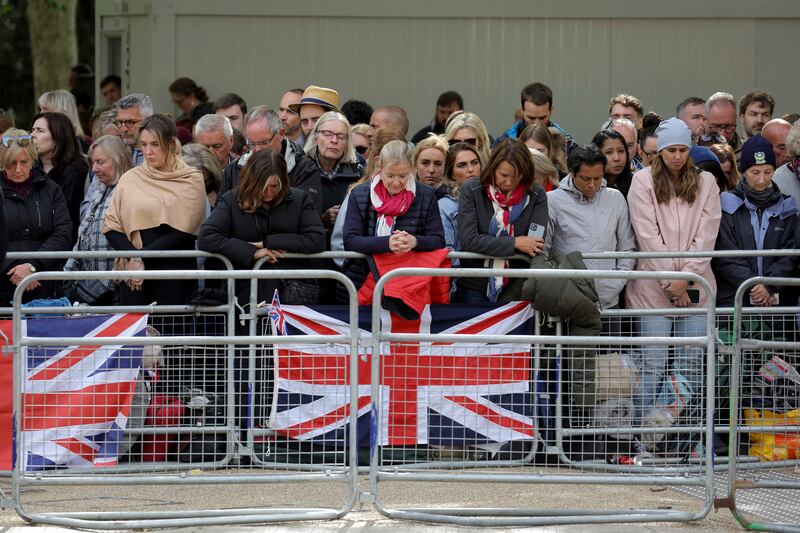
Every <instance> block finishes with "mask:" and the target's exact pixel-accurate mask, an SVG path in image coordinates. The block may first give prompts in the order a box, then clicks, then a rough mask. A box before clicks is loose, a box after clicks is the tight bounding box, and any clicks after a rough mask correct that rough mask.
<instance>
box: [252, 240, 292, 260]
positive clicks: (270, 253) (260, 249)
mask: <svg viewBox="0 0 800 533" xmlns="http://www.w3.org/2000/svg"><path fill="white" fill-rule="evenodd" d="M250 244H252V245H253V246H255V247H256V251H255V253H254V254H253V261H258V260H259V259H261V258H262V257H266V258H267V261H268V262H270V263H276V262H277V261H278V258H279V257H282V256H283V254H285V253H286V251H285V250H270V249H269V248H265V247H264V243H263V242H260V241H255V242H251V243H250Z"/></svg>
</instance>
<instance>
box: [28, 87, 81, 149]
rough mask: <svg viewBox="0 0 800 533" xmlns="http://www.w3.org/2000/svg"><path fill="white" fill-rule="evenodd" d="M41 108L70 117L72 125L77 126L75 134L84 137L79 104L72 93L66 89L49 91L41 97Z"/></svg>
mask: <svg viewBox="0 0 800 533" xmlns="http://www.w3.org/2000/svg"><path fill="white" fill-rule="evenodd" d="M39 108H41V110H42V111H52V112H56V113H61V114H63V115H66V116H67V118H69V121H70V122H71V123H72V127H73V128H75V135H77V136H78V137H83V135H84V133H83V127H82V126H81V119H80V117H79V116H78V105H77V104H76V103H75V97H74V96H72V93H71V92H69V91H65V90H64V89H58V90H55V91H48V92H46V93H44V94H43V95H41V96H40V97H39Z"/></svg>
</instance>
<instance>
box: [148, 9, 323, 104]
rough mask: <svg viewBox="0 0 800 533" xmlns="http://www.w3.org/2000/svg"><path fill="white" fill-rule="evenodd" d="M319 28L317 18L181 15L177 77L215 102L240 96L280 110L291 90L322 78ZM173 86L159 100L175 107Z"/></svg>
mask: <svg viewBox="0 0 800 533" xmlns="http://www.w3.org/2000/svg"><path fill="white" fill-rule="evenodd" d="M316 27H317V20H316V19H314V18H299V17H280V18H266V17H244V16H241V17H236V16H193V15H178V16H176V39H175V41H176V43H175V44H176V46H175V50H176V51H175V54H176V65H177V66H176V70H175V73H174V76H173V77H172V79H175V78H177V77H180V76H188V77H190V78H192V79H194V80H195V81H196V82H197V83H198V84H199V85H202V86H203V87H205V88H206V90H207V91H208V93H209V95H210V97H211V99H214V98H216V97H217V96H220V95H221V94H223V93H226V92H236V93H238V94H240V95H241V96H242V97H243V98H244V99H245V100H247V102H248V105H250V106H253V105H256V104H267V105H270V106H273V107H276V108H277V106H278V102H279V100H280V97H281V95H282V94H283V92H284V91H285V90H286V89H288V88H292V87H295V86H305V85H307V84H308V83H311V80H314V79H315V78H316V72H317V66H316V65H317V39H316V38H315V33H316V32H315V29H316ZM301 36H305V37H304V38H301ZM171 81H172V80H169V82H171ZM169 82H167V83H166V85H164V86H163V87H161V88H160V94H159V99H158V101H159V102H160V103H161V104H162V105H166V106H168V107H167V108H172V104H171V103H170V100H169V92H168V91H167V87H168V85H169ZM162 109H164V108H163V107H162Z"/></svg>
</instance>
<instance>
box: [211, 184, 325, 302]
mask: <svg viewBox="0 0 800 533" xmlns="http://www.w3.org/2000/svg"><path fill="white" fill-rule="evenodd" d="M235 194H236V193H235V191H228V192H226V193H225V194H223V195H222V196H220V197H219V199H218V200H217V205H216V207H215V208H214V211H213V212H212V213H211V216H210V217H208V220H206V222H205V223H204V224H203V225H202V226H201V228H200V235H199V236H198V239H197V247H198V248H199V249H200V250H203V251H206V252H212V253H217V254H221V255H224V256H225V257H227V258H228V259H230V260H231V262H232V263H233V266H234V268H237V269H250V268H252V267H253V263H254V262H255V261H254V260H253V254H254V253H255V252H256V247H255V246H254V245H253V244H250V243H251V242H257V241H261V242H263V243H264V246H265V247H266V248H269V249H270V250H283V251H286V252H296V253H304V254H311V253H317V252H322V251H323V250H324V249H325V232H324V230H323V229H322V221H320V219H319V215H318V214H317V211H316V209H314V203H313V202H312V201H311V198H310V197H309V195H308V194H306V193H305V191H302V190H300V189H295V188H294V187H292V188H291V189H289V193H288V194H287V196H286V197H285V198H284V199H283V200H282V201H281V202H280V203H279V204H278V205H275V206H273V207H272V208H271V209H266V208H263V207H261V208H259V209H258V210H257V211H256V212H255V213H247V212H245V211H243V210H242V208H241V207H239V204H238V202H237V201H236V197H235ZM264 268H275V269H281V270H284V269H300V268H310V267H309V263H308V261H304V260H298V259H295V260H291V259H281V260H278V262H277V263H275V264H274V265H273V264H270V263H266V264H265V266H264ZM270 281H271V280H270ZM241 285H243V284H241V283H239V284H237V294H238V295H239V298H240V303H243V301H242V297H243V296H244V301H246V300H247V296H246V295H247V292H246V291H245V292H243V290H242V289H241ZM276 286H277V281H276V282H271V283H267V282H265V283H260V284H259V287H260V288H259V294H260V296H259V297H260V298H264V297H267V296H269V297H271V296H272V294H271V293H270V290H274V288H276ZM248 287H249V285H248Z"/></svg>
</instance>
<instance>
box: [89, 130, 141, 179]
mask: <svg viewBox="0 0 800 533" xmlns="http://www.w3.org/2000/svg"><path fill="white" fill-rule="evenodd" d="M95 148H102V149H103V151H104V152H105V153H106V155H107V156H108V157H109V158H110V159H111V162H112V163H114V174H116V176H117V179H119V178H120V176H122V175H123V174H125V173H126V172H127V171H129V170H130V169H132V168H133V156H132V155H131V149H130V147H129V146H128V145H127V144H125V141H123V140H122V139H121V138H120V137H117V136H116V135H103V136H102V137H100V138H99V139H97V140H96V141H94V142H93V143H92V145H91V146H90V147H89V150H88V151H87V152H86V153H87V155H88V156H89V158H90V159H91V157H92V152H94V150H95Z"/></svg>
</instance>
